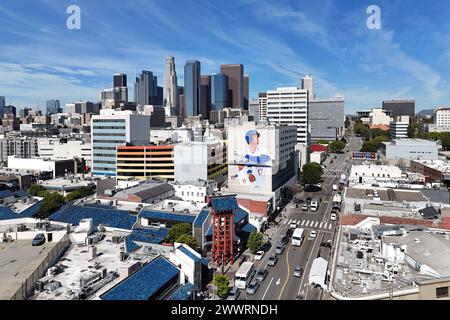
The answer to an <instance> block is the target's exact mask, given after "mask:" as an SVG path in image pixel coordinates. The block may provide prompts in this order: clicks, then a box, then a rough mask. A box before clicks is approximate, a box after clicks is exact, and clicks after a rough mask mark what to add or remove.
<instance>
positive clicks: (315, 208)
mask: <svg viewBox="0 0 450 320" xmlns="http://www.w3.org/2000/svg"><path fill="white" fill-rule="evenodd" d="M317 208H318V204H317V202H316V201H312V202H311V211H312V212H316V211H317Z"/></svg>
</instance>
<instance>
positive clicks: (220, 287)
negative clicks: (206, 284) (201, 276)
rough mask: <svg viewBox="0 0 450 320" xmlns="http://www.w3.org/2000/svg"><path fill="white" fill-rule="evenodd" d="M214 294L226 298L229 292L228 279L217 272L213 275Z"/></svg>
mask: <svg viewBox="0 0 450 320" xmlns="http://www.w3.org/2000/svg"><path fill="white" fill-rule="evenodd" d="M214 285H215V286H216V289H217V290H216V294H217V296H218V297H219V298H222V299H226V298H227V297H228V294H229V293H230V280H229V279H228V277H227V276H225V275H221V274H218V275H216V276H215V277H214Z"/></svg>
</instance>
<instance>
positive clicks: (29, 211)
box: [20, 201, 42, 218]
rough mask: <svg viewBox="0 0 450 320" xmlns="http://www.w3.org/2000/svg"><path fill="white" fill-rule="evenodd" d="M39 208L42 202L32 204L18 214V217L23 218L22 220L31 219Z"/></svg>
mask: <svg viewBox="0 0 450 320" xmlns="http://www.w3.org/2000/svg"><path fill="white" fill-rule="evenodd" d="M41 206H42V201H39V202H37V203H35V204H33V205H32V206H31V207H29V208H28V209H25V210H24V211H22V212H21V213H20V216H21V217H24V218H33V216H34V215H35V214H37V213H38V212H39V209H40V208H41Z"/></svg>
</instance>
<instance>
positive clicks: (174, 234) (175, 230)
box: [166, 223, 192, 243]
mask: <svg viewBox="0 0 450 320" xmlns="http://www.w3.org/2000/svg"><path fill="white" fill-rule="evenodd" d="M184 234H187V235H192V226H191V225H190V224H189V223H177V224H174V225H173V226H172V227H171V228H170V230H169V234H168V235H167V239H166V240H167V241H168V242H170V243H174V242H177V240H178V239H179V237H180V236H182V235H184Z"/></svg>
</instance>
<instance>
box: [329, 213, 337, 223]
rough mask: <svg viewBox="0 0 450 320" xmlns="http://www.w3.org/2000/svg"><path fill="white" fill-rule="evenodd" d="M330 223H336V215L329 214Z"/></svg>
mask: <svg viewBox="0 0 450 320" xmlns="http://www.w3.org/2000/svg"><path fill="white" fill-rule="evenodd" d="M330 219H331V221H336V213H332V214H331V218H330Z"/></svg>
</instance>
